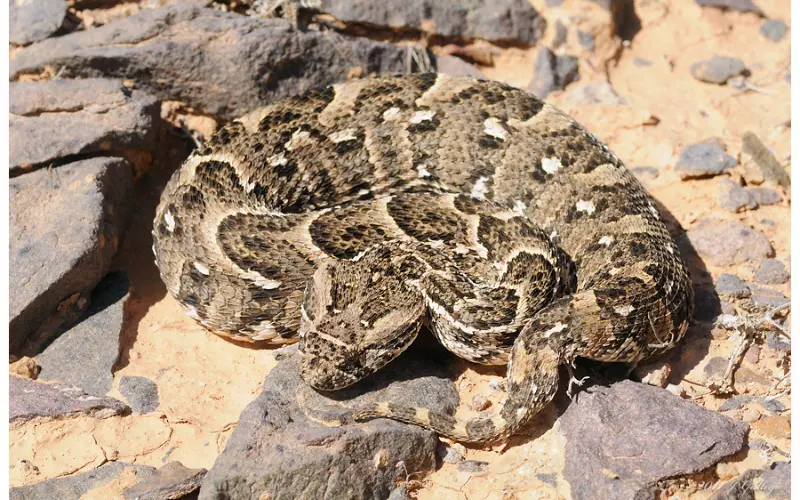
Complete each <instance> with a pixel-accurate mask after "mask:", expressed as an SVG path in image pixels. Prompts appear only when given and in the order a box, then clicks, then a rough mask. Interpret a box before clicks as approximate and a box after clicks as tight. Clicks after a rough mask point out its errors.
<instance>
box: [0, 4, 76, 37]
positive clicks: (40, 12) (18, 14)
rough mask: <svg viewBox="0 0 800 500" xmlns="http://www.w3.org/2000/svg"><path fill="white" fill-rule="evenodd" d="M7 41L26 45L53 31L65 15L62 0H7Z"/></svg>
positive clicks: (65, 5)
mask: <svg viewBox="0 0 800 500" xmlns="http://www.w3.org/2000/svg"><path fill="white" fill-rule="evenodd" d="M8 15H9V18H8V20H9V22H8V24H9V34H8V41H9V42H11V43H13V44H16V45H27V44H29V43H32V42H38V41H39V40H44V39H45V38H47V37H49V36H50V35H52V34H53V33H55V32H56V31H57V30H58V28H60V27H61V24H62V23H63V22H64V17H65V16H66V15H67V2H65V1H64V0H27V1H19V0H9V11H8Z"/></svg>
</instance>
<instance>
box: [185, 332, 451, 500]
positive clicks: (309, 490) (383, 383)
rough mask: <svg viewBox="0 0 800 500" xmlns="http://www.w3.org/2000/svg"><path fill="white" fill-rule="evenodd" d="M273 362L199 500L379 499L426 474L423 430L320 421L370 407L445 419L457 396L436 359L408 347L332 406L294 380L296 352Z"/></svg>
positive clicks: (429, 445) (429, 451) (427, 441)
mask: <svg viewBox="0 0 800 500" xmlns="http://www.w3.org/2000/svg"><path fill="white" fill-rule="evenodd" d="M412 349H414V347H413V346H412ZM280 354H281V356H280V357H281V361H280V362H279V363H278V365H277V366H276V367H275V368H273V369H272V371H270V373H269V375H268V376H267V379H266V380H265V381H264V389H263V392H262V393H261V395H260V396H259V397H258V398H257V399H256V400H255V401H253V402H252V403H250V405H248V406H247V408H245V410H244V412H242V414H241V416H240V418H239V423H238V425H237V427H236V430H235V431H234V432H233V435H231V437H230V439H229V440H228V442H227V445H226V446H225V450H224V451H223V452H222V454H221V455H220V456H219V457H218V458H217V461H216V462H215V464H214V467H212V469H211V470H210V471H209V472H208V474H207V475H206V478H205V480H204V481H203V485H202V487H201V489H200V498H201V499H216V498H259V497H261V498H266V497H269V498H271V499H284V498H286V499H294V498H386V497H387V496H389V492H390V491H391V490H392V489H393V488H394V486H395V479H396V478H397V477H398V476H402V477H403V478H405V477H406V476H407V475H408V474H414V473H416V472H421V471H427V470H429V469H431V468H433V467H434V466H435V462H436V455H435V454H436V448H437V443H438V440H437V439H436V436H435V434H434V433H432V432H430V431H427V430H424V429H422V428H419V427H415V426H409V425H405V424H401V423H398V422H394V421H390V420H386V419H378V420H374V421H370V422H365V423H358V424H352V425H341V426H326V425H323V424H322V423H320V422H326V421H334V420H340V419H346V416H347V415H348V414H349V410H348V409H347V407H350V408H358V407H360V406H361V405H364V404H367V403H368V402H378V401H392V402H397V403H399V404H403V405H411V406H423V407H428V408H432V409H434V410H436V411H444V412H451V411H452V410H453V408H454V407H455V406H456V404H457V403H458V395H457V393H456V391H455V388H454V386H453V383H452V382H451V381H450V380H447V379H445V378H444V372H443V371H442V368H441V366H442V362H441V361H439V362H436V363H435V362H433V361H431V359H427V360H426V359H425V358H426V357H429V355H428V354H427V353H426V352H425V351H423V350H422V349H416V350H415V351H414V352H409V353H406V354H404V355H403V356H400V357H399V358H398V359H396V360H395V361H393V362H392V363H391V364H390V365H388V366H387V367H385V368H383V369H381V370H380V371H379V372H378V373H377V374H376V375H373V376H371V377H368V378H367V379H365V380H363V381H361V382H360V383H358V384H356V385H355V386H352V387H350V388H348V389H345V390H343V391H336V392H335V393H328V394H327V395H328V396H330V397H335V398H336V399H335V400H334V399H330V398H329V397H326V396H324V395H322V394H321V393H318V392H317V391H315V390H313V389H312V388H311V387H309V386H308V385H306V384H305V383H304V382H302V380H301V379H300V377H299V376H298V374H297V362H298V358H299V355H298V354H297V349H296V347H295V346H292V347H288V348H284V349H281V351H280ZM409 377H414V378H409ZM344 405H347V407H345V406H344ZM309 416H311V417H309ZM401 461H402V462H403V466H402V467H397V464H398V463H399V462H401Z"/></svg>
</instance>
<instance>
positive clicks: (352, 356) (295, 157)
mask: <svg viewBox="0 0 800 500" xmlns="http://www.w3.org/2000/svg"><path fill="white" fill-rule="evenodd" d="M153 234H154V240H155V244H154V252H155V256H156V263H157V265H158V267H159V269H160V272H161V277H162V279H163V280H164V282H165V283H166V285H167V289H168V290H169V291H170V293H171V294H172V295H173V296H174V297H175V298H176V299H177V300H178V302H180V303H181V304H182V305H183V307H184V308H185V309H186V311H187V313H188V314H189V315H190V316H192V317H194V318H196V319H197V320H198V321H199V322H200V323H202V324H203V325H204V326H206V327H207V328H209V329H211V330H213V331H215V332H217V333H219V334H222V335H227V336H230V337H233V338H236V339H240V340H250V341H259V340H264V341H269V342H272V343H288V342H295V341H298V340H299V341H300V351H301V363H300V371H301V376H302V377H303V378H304V380H306V381H307V382H308V383H309V384H311V385H312V386H314V387H316V388H318V389H321V390H336V389H340V388H343V387H346V386H348V385H350V384H353V383H354V382H356V381H358V380H360V379H362V378H364V377H366V376H368V375H370V374H371V373H374V372H375V371H377V370H379V369H380V368H381V367H383V366H384V365H386V364H387V363H389V362H390V361H391V360H392V359H394V358H395V357H397V356H398V355H399V354H400V353H401V352H402V351H403V350H404V349H405V348H406V347H407V346H408V345H409V344H410V343H411V342H412V341H413V339H414V338H415V337H416V335H417V333H418V332H419V331H420V328H421V327H422V326H425V327H426V329H428V330H430V331H431V332H432V333H433V334H434V335H435V336H436V338H437V339H438V340H439V341H440V342H441V343H442V344H443V345H444V346H445V347H446V348H447V349H449V350H450V351H452V352H453V353H454V354H456V355H458V356H460V357H462V358H464V359H467V360H470V361H473V362H476V363H483V364H500V365H502V364H508V368H507V384H506V388H507V396H506V400H505V402H504V404H503V406H502V408H501V409H500V410H499V411H498V412H497V413H495V414H493V415H491V416H487V417H475V418H473V419H470V420H462V419H458V418H455V417H453V416H451V415H445V414H438V413H435V412H433V411H431V410H429V409H426V408H405V407H399V406H397V405H395V404H393V403H391V402H384V403H381V404H377V405H374V406H371V407H369V408H360V409H357V411H356V412H355V415H354V416H355V418H356V419H357V420H367V419H371V418H377V417H388V418H391V419H395V420H400V421H404V422H408V423H412V424H416V425H421V426H424V427H427V428H431V429H433V430H434V431H436V432H437V433H439V434H441V435H444V436H449V437H452V438H454V439H457V440H461V441H464V442H492V441H498V440H502V439H504V438H505V437H507V436H509V435H511V434H513V433H515V432H516V431H517V430H518V429H519V428H520V427H521V426H522V425H524V424H525V423H526V422H527V421H528V420H529V419H530V418H531V417H532V416H533V415H535V414H536V413H537V412H538V411H539V410H540V409H541V408H542V407H543V406H544V405H546V404H547V403H548V402H549V401H550V400H551V399H552V397H553V396H554V393H555V391H556V387H557V382H558V376H559V375H558V367H559V366H560V365H562V364H569V363H572V362H573V361H574V359H575V358H576V357H578V356H582V357H586V358H591V359H595V360H599V361H617V362H627V363H632V364H633V363H637V362H639V361H641V360H643V359H645V358H647V357H650V356H653V355H657V354H660V353H662V352H664V351H666V350H668V349H670V348H671V347H673V346H674V345H675V344H676V343H677V342H678V341H679V340H680V339H681V337H682V336H683V335H684V333H685V332H686V329H687V326H688V323H689V318H690V317H691V314H692V303H693V292H692V288H691V285H690V282H689V279H688V276H687V273H686V270H685V268H684V265H683V263H682V261H681V259H680V256H679V254H678V249H677V247H676V245H675V243H674V241H673V240H672V238H671V237H670V235H669V233H668V232H667V229H666V227H665V225H664V223H663V221H662V220H661V218H660V216H659V213H658V210H657V209H656V207H655V205H654V203H653V201H652V199H651V198H650V196H649V195H648V194H647V193H646V192H645V190H644V188H643V187H642V186H641V185H640V184H639V182H638V181H637V180H636V179H635V178H634V177H633V175H631V173H630V172H629V171H628V170H627V169H626V168H625V166H624V165H623V164H622V162H621V161H620V160H619V158H617V157H616V156H615V155H614V154H613V153H612V152H610V151H609V150H608V149H607V148H606V147H605V146H604V145H603V144H602V143H601V142H600V141H599V140H597V139H596V138H595V137H594V136H593V135H592V134H591V133H589V132H588V131H587V130H586V129H585V128H583V127H582V126H581V125H579V124H578V123H576V122H575V121H574V120H573V119H572V118H570V117H569V116H567V115H566V114H564V113H562V112H560V111H559V110H557V109H556V108H554V107H552V106H550V105H548V104H546V103H544V102H542V101H541V100H539V99H537V98H536V97H534V96H532V95H530V94H528V93H526V92H523V91H520V90H518V89H515V88H512V87H510V86H507V85H504V84H501V83H496V82H491V81H482V80H476V79H473V78H465V77H457V76H447V75H437V74H422V75H405V76H389V77H380V78H375V79H366V80H354V81H350V82H347V83H342V84H339V85H333V86H330V87H327V88H325V89H321V90H314V91H310V92H306V93H303V94H302V95H298V96H296V97H293V98H290V99H286V100H282V101H279V102H276V103H274V104H271V105H269V106H267V107H265V108H262V109H259V110H256V111H254V112H252V113H250V114H248V115H246V116H244V117H242V118H240V119H239V120H236V121H233V122H232V123H230V124H228V125H226V126H225V127H223V128H222V129H221V130H220V131H219V132H218V133H217V134H216V135H215V136H214V137H213V138H212V139H211V140H210V141H209V142H207V143H206V144H205V145H204V146H203V147H201V148H200V149H199V150H197V151H195V152H194V153H193V154H192V155H191V156H190V157H189V158H188V159H187V160H186V162H185V163H184V165H183V166H182V167H181V168H180V169H179V170H178V171H176V173H175V174H174V175H173V177H172V179H171V180H170V181H169V183H168V185H167V186H166V189H165V190H164V193H163V195H162V199H161V203H160V205H159V206H158V209H157V213H156V218H155V222H154V231H153Z"/></svg>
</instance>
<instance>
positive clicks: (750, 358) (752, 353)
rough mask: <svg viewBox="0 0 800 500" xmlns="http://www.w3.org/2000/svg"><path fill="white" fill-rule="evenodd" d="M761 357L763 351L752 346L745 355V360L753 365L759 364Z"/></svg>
mask: <svg viewBox="0 0 800 500" xmlns="http://www.w3.org/2000/svg"><path fill="white" fill-rule="evenodd" d="M760 355H761V349H760V348H759V347H758V346H757V345H751V346H750V348H749V349H747V352H746V353H745V354H744V360H745V361H747V362H748V363H750V364H751V365H757V364H758V358H759V356H760Z"/></svg>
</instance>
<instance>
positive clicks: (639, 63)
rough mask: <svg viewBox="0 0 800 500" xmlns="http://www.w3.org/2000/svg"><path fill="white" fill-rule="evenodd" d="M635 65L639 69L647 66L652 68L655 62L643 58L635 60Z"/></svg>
mask: <svg viewBox="0 0 800 500" xmlns="http://www.w3.org/2000/svg"><path fill="white" fill-rule="evenodd" d="M633 64H634V65H635V66H639V67H646V66H652V65H653V62H652V61H650V60H648V59H642V58H641V57H636V58H634V59H633Z"/></svg>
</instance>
